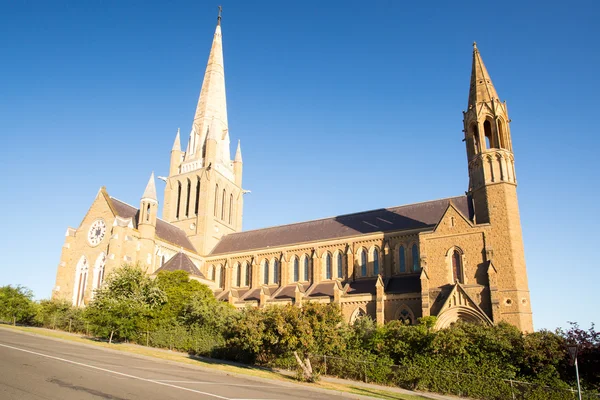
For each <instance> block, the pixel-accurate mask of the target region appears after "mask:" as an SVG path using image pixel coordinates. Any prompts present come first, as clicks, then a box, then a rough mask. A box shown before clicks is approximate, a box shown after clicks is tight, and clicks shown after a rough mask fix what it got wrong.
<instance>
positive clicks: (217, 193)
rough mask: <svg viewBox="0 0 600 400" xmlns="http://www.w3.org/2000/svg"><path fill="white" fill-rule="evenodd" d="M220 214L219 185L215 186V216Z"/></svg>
mask: <svg viewBox="0 0 600 400" xmlns="http://www.w3.org/2000/svg"><path fill="white" fill-rule="evenodd" d="M218 215H219V185H217V186H216V187H215V217H216V216H218Z"/></svg>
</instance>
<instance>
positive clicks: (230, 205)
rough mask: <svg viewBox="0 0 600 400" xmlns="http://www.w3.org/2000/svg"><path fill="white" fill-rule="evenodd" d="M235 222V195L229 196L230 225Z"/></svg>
mask: <svg viewBox="0 0 600 400" xmlns="http://www.w3.org/2000/svg"><path fill="white" fill-rule="evenodd" d="M232 221H233V193H231V194H230V195H229V224H230V225H231V222H232Z"/></svg>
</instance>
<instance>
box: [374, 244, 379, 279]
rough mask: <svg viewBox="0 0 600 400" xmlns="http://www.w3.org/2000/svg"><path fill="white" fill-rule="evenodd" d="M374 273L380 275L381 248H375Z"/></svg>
mask: <svg viewBox="0 0 600 400" xmlns="http://www.w3.org/2000/svg"><path fill="white" fill-rule="evenodd" d="M373 275H375V276H377V275H379V250H377V249H375V248H374V249H373Z"/></svg>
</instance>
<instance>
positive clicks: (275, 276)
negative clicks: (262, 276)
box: [271, 259, 279, 284]
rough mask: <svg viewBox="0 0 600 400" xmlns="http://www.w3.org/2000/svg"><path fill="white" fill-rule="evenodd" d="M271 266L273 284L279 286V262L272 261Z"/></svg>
mask: <svg viewBox="0 0 600 400" xmlns="http://www.w3.org/2000/svg"><path fill="white" fill-rule="evenodd" d="M271 264H272V265H273V283H276V284H279V260H277V259H273V260H271Z"/></svg>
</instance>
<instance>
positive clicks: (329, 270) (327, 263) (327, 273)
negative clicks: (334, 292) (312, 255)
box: [325, 253, 333, 279]
mask: <svg viewBox="0 0 600 400" xmlns="http://www.w3.org/2000/svg"><path fill="white" fill-rule="evenodd" d="M331 278H333V268H332V265H331V254H330V253H326V254H325V279H331Z"/></svg>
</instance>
